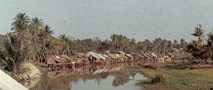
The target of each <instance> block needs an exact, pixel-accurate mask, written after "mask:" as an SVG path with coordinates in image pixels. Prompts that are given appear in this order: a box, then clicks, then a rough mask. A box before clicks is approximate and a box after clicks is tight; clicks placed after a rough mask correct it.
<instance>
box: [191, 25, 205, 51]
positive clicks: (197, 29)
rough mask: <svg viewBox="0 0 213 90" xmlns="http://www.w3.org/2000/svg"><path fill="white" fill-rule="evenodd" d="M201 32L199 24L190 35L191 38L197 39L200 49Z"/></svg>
mask: <svg viewBox="0 0 213 90" xmlns="http://www.w3.org/2000/svg"><path fill="white" fill-rule="evenodd" d="M203 31H204V30H203V29H202V26H201V24H199V25H198V27H196V28H195V32H194V33H193V34H192V35H193V36H195V37H198V47H201V45H202V38H203Z"/></svg>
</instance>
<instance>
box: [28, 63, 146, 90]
mask: <svg viewBox="0 0 213 90" xmlns="http://www.w3.org/2000/svg"><path fill="white" fill-rule="evenodd" d="M144 79H146V77H144V75H143V74H142V73H141V72H140V69H139V68H137V67H135V66H132V65H126V64H118V65H102V66H92V67H91V66H90V67H81V68H76V69H74V70H71V71H58V72H56V71H54V72H52V71H46V72H44V73H43V75H42V76H41V78H39V79H37V80H32V81H30V82H28V83H27V84H25V86H27V87H28V88H30V90H143V89H142V87H140V86H136V83H137V82H139V81H140V80H144Z"/></svg>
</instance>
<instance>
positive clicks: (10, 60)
mask: <svg viewBox="0 0 213 90" xmlns="http://www.w3.org/2000/svg"><path fill="white" fill-rule="evenodd" d="M11 30H12V32H10V33H8V34H7V35H1V36H0V39H1V40H0V56H1V57H0V62H1V63H0V64H1V66H3V67H5V68H6V69H7V70H10V71H11V70H13V69H14V68H16V67H17V65H19V63H21V62H23V61H27V60H32V61H38V62H45V57H46V56H48V55H62V54H65V55H68V56H71V55H76V54H77V53H79V52H88V51H94V52H104V51H111V52H112V53H116V52H117V51H120V50H122V51H124V52H127V53H143V52H154V53H156V54H168V53H173V52H176V51H177V49H185V46H186V45H187V43H186V42H185V40H184V39H181V40H180V43H178V41H177V40H175V41H174V42H172V41H170V40H165V39H161V38H157V39H155V40H153V41H150V40H145V41H139V42H136V40H135V39H130V38H128V37H126V36H123V35H118V34H113V35H111V36H110V40H100V39H99V38H95V39H82V40H79V39H77V40H73V39H72V38H70V36H66V35H60V36H59V37H57V38H56V37H54V36H53V35H52V34H53V30H52V29H51V28H50V26H48V25H45V24H44V22H43V21H42V19H39V18H38V17H35V18H33V19H30V18H29V16H27V15H26V14H25V13H19V14H17V15H16V17H15V18H14V22H13V23H12V29H11Z"/></svg>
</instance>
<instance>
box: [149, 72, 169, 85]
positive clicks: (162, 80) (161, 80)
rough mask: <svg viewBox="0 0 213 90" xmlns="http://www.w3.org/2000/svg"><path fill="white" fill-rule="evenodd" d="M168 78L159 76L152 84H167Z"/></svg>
mask: <svg viewBox="0 0 213 90" xmlns="http://www.w3.org/2000/svg"><path fill="white" fill-rule="evenodd" d="M165 81H166V78H165V76H164V75H161V74H157V75H156V76H155V77H154V78H152V81H151V83H152V84H157V83H165Z"/></svg>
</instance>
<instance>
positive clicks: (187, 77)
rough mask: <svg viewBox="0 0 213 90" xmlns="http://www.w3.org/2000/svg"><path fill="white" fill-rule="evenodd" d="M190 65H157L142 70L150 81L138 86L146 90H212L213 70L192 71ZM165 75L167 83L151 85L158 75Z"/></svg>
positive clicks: (142, 82) (180, 63)
mask: <svg viewBox="0 0 213 90" xmlns="http://www.w3.org/2000/svg"><path fill="white" fill-rule="evenodd" d="M189 67H190V65H189V64H185V63H182V62H179V63H175V64H172V63H155V64H152V68H144V69H142V72H143V74H145V75H146V76H147V77H148V78H149V79H147V80H143V81H141V82H139V83H137V85H139V86H142V87H143V88H145V89H146V90H210V88H213V76H212V75H213V69H211V68H206V69H190V68H189ZM159 74H160V75H163V76H164V77H165V83H161V84H151V79H152V78H153V77H155V76H156V75H159Z"/></svg>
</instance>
